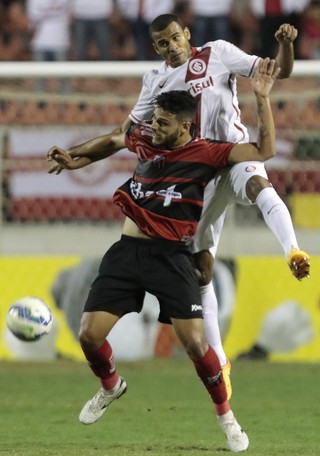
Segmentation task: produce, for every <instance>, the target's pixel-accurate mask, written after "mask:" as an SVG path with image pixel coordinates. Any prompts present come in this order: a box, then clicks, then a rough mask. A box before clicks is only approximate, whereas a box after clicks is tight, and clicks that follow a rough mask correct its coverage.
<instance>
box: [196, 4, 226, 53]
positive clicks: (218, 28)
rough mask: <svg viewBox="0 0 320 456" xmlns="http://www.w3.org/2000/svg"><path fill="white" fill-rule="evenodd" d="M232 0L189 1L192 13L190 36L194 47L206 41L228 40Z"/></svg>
mask: <svg viewBox="0 0 320 456" xmlns="http://www.w3.org/2000/svg"><path fill="white" fill-rule="evenodd" d="M231 4H232V0H215V1H208V0H191V9H192V10H193V13H194V22H193V25H192V36H193V41H194V44H195V46H200V45H202V44H203V43H207V42H208V41H215V40H220V39H221V40H229V38H230V36H229V35H230V26H229V13H230V9H231Z"/></svg>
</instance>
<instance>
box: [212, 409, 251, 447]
mask: <svg viewBox="0 0 320 456" xmlns="http://www.w3.org/2000/svg"><path fill="white" fill-rule="evenodd" d="M217 418H218V422H219V424H220V427H221V429H222V430H223V432H224V434H225V436H226V439H227V442H228V448H229V450H230V451H233V452H234V453H240V452H241V451H246V450H247V448H248V446H249V438H248V436H247V434H246V433H245V432H244V430H243V429H242V428H241V426H240V424H239V423H238V421H237V420H236V418H235V416H234V415H233V412H232V411H231V410H230V412H228V413H226V414H225V415H221V416H218V417H217Z"/></svg>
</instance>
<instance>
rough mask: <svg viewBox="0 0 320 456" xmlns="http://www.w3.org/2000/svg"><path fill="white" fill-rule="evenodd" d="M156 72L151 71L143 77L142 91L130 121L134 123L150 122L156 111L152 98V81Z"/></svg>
mask: <svg viewBox="0 0 320 456" xmlns="http://www.w3.org/2000/svg"><path fill="white" fill-rule="evenodd" d="M153 75H154V70H152V71H149V72H148V73H146V74H145V75H144V76H143V79H142V89H141V92H140V95H139V98H138V101H137V102H136V104H135V106H134V107H133V109H132V111H131V113H130V114H129V119H130V120H132V122H134V123H139V122H142V121H143V120H150V119H151V118H152V115H153V111H154V103H153V101H152V100H153V97H152V95H151V94H152V88H151V81H152V79H153Z"/></svg>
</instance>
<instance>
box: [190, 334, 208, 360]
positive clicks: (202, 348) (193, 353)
mask: <svg viewBox="0 0 320 456" xmlns="http://www.w3.org/2000/svg"><path fill="white" fill-rule="evenodd" d="M184 348H185V350H186V353H187V355H188V356H189V358H191V359H200V358H202V357H203V356H204V355H205V354H206V353H207V351H208V348H209V347H208V343H207V341H206V338H205V337H204V334H202V333H200V332H193V333H190V334H189V337H188V338H187V339H186V340H185V342H184Z"/></svg>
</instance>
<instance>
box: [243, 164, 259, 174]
mask: <svg viewBox="0 0 320 456" xmlns="http://www.w3.org/2000/svg"><path fill="white" fill-rule="evenodd" d="M256 169H257V168H256V167H255V166H253V165H249V166H246V167H245V171H246V172H247V173H252V172H253V171H255V170H256Z"/></svg>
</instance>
